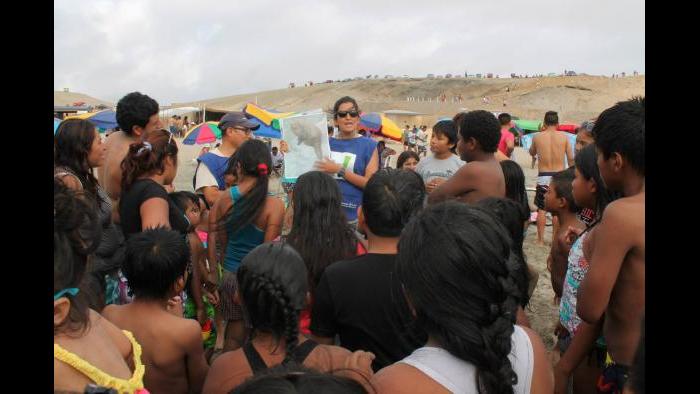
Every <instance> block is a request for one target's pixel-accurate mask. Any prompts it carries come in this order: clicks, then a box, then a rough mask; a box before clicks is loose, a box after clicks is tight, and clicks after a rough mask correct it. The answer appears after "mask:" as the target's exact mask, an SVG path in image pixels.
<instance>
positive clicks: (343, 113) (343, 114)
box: [335, 111, 360, 118]
mask: <svg viewBox="0 0 700 394" xmlns="http://www.w3.org/2000/svg"><path fill="white" fill-rule="evenodd" d="M348 115H350V117H351V118H357V117H358V116H360V113H359V112H357V111H338V112H336V113H335V116H337V117H339V118H344V117H346V116H348Z"/></svg>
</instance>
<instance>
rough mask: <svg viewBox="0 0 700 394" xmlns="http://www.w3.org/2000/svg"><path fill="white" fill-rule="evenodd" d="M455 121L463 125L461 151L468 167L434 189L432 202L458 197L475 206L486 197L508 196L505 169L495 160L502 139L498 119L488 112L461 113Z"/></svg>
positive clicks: (429, 200) (460, 135)
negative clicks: (499, 141)
mask: <svg viewBox="0 0 700 394" xmlns="http://www.w3.org/2000/svg"><path fill="white" fill-rule="evenodd" d="M455 118H457V119H458V126H459V127H458V130H459V134H458V143H457V151H458V152H459V154H460V157H461V159H462V160H464V161H466V162H467V164H465V165H464V166H462V167H461V168H460V169H459V170H458V171H457V173H456V174H454V175H453V176H452V177H451V178H450V179H448V180H447V181H446V182H444V183H443V184H441V185H440V186H438V187H437V188H436V189H435V190H433V192H432V193H430V196H429V197H428V202H429V203H431V204H435V203H438V202H440V201H444V200H447V199H451V198H457V199H459V200H461V201H463V202H467V203H470V204H474V203H476V202H477V201H479V200H481V199H483V198H486V197H505V196H506V184H505V178H504V176H503V170H502V169H501V165H500V164H499V162H498V160H497V159H496V158H495V157H494V154H495V152H496V151H497V146H498V140H499V139H500V137H501V133H500V126H499V124H498V120H497V119H496V117H495V116H493V114H492V113H491V112H488V111H484V110H478V111H471V112H467V113H460V114H458V115H457V116H456V117H455Z"/></svg>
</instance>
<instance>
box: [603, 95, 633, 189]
mask: <svg viewBox="0 0 700 394" xmlns="http://www.w3.org/2000/svg"><path fill="white" fill-rule="evenodd" d="M644 100H645V99H644V97H634V98H632V99H631V100H627V101H621V102H619V103H617V104H615V105H613V106H612V107H610V108H608V109H606V110H605V111H603V112H602V113H601V114H600V116H598V120H597V121H596V123H595V126H593V138H594V139H595V146H596V147H598V149H599V150H600V151H601V152H602V153H603V157H605V159H606V160H607V159H609V158H610V156H611V155H612V154H613V153H615V152H617V153H619V154H620V155H621V156H622V157H624V158H625V159H626V160H627V161H628V162H629V163H630V166H631V167H632V168H634V169H635V170H637V172H638V173H639V174H640V175H642V176H644V171H645V168H644V153H645V152H646V151H645V149H644V148H645V147H644V141H645V140H644V129H645V127H644V125H645V119H646V112H645V111H646V109H645V104H644Z"/></svg>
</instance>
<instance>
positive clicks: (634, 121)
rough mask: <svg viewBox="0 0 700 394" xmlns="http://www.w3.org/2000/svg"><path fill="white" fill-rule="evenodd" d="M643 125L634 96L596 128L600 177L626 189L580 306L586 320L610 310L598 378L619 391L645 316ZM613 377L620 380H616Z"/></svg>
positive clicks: (601, 240) (602, 228)
mask: <svg viewBox="0 0 700 394" xmlns="http://www.w3.org/2000/svg"><path fill="white" fill-rule="evenodd" d="M644 124H645V105H644V99H643V98H634V99H631V100H629V101H624V102H620V103H617V104H616V105H614V106H613V107H611V108H608V109H606V110H605V111H603V113H601V114H600V117H599V118H598V120H597V122H596V124H595V126H594V128H593V138H594V139H595V146H596V150H597V152H598V167H599V168H600V176H601V178H602V179H603V181H604V182H605V185H606V186H607V187H608V188H609V189H610V190H618V191H620V192H622V195H623V197H622V198H620V199H618V200H615V201H614V202H612V203H610V204H609V205H608V206H607V207H606V208H605V211H604V212H603V218H602V219H601V222H600V223H599V224H598V226H597V227H598V228H597V230H596V238H595V240H594V245H593V252H592V256H591V260H590V269H589V271H588V274H587V275H586V276H585V278H584V279H583V282H581V287H580V288H579V294H578V303H577V307H576V312H577V313H578V315H579V316H580V317H581V319H583V320H584V321H586V322H587V323H590V324H594V323H597V322H599V321H600V319H601V318H602V317H603V314H605V320H604V323H603V335H604V336H605V341H606V343H607V346H608V355H607V357H606V359H607V360H606V365H605V370H604V371H603V378H602V379H601V380H600V381H599V383H602V384H610V385H611V387H612V388H613V390H620V391H621V390H622V387H623V386H624V383H625V381H626V379H627V376H628V372H629V366H630V365H631V364H632V361H633V359H634V354H635V351H636V349H637V344H638V342H639V338H640V335H641V325H640V322H641V320H642V317H643V315H644V296H645V181H644V179H645V167H644V154H645V149H644V142H645V141H644ZM611 371H615V372H616V373H611ZM613 376H615V377H617V379H611V378H612V377H613ZM612 392H618V391H612Z"/></svg>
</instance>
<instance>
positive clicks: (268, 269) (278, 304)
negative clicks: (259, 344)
mask: <svg viewBox="0 0 700 394" xmlns="http://www.w3.org/2000/svg"><path fill="white" fill-rule="evenodd" d="M236 277H237V279H238V285H239V290H238V291H239V294H240V297H241V304H242V305H241V306H242V308H243V310H244V311H245V313H246V316H247V318H248V319H249V323H250V324H251V326H252V327H253V329H252V331H251V336H254V335H256V333H258V332H268V333H272V335H273V336H274V337H275V339H276V340H277V341H278V342H279V340H280V339H282V338H284V340H285V347H286V351H285V358H284V361H283V362H282V363H283V364H286V363H288V362H289V361H290V360H291V354H292V351H293V350H294V348H295V347H296V346H297V344H298V338H299V314H300V313H301V310H302V309H303V308H304V307H305V304H306V293H307V291H308V279H307V272H306V265H305V264H304V261H303V260H302V258H301V256H299V253H297V252H296V250H294V248H292V247H291V246H289V245H288V244H285V243H271V242H268V243H264V244H262V245H259V246H258V247H256V248H255V249H253V250H252V251H251V252H250V253H248V255H247V256H246V257H245V258H243V261H242V262H241V266H240V267H239V268H238V271H237V273H236Z"/></svg>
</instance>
